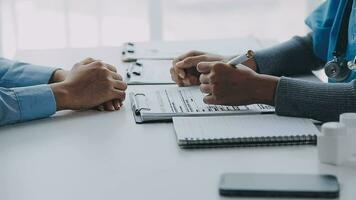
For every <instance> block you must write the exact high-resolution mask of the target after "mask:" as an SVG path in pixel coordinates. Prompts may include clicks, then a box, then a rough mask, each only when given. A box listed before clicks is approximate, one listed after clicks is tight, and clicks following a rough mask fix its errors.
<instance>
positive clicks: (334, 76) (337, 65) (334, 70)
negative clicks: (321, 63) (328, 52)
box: [324, 58, 351, 82]
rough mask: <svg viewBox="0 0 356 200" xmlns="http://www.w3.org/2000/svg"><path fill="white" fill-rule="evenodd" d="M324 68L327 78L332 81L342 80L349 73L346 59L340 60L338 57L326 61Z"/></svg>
mask: <svg viewBox="0 0 356 200" xmlns="http://www.w3.org/2000/svg"><path fill="white" fill-rule="evenodd" d="M324 69H325V74H326V75H327V76H328V78H329V79H330V80H332V81H334V82H343V81H345V80H346V79H347V78H348V77H349V76H350V74H351V70H350V69H349V67H348V64H347V61H341V60H340V59H338V58H334V59H333V60H332V61H330V62H328V63H326V65H325V67H324Z"/></svg>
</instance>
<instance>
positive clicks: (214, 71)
mask: <svg viewBox="0 0 356 200" xmlns="http://www.w3.org/2000/svg"><path fill="white" fill-rule="evenodd" d="M197 70H198V71H199V72H200V73H201V75H200V78H199V80H200V82H201V85H200V90H201V91H202V92H203V93H206V94H207V95H206V96H205V97H204V102H205V103H207V104H219V105H248V104H254V103H263V104H268V105H274V93H275V90H276V87H277V84H278V81H279V78H278V77H274V76H269V75H262V74H257V73H256V72H255V71H254V70H252V69H251V68H249V67H246V66H244V65H238V66H237V68H236V69H235V68H233V67H231V66H230V65H228V64H225V63H222V62H201V63H199V64H198V66H197Z"/></svg>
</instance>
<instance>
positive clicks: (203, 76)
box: [199, 74, 210, 84]
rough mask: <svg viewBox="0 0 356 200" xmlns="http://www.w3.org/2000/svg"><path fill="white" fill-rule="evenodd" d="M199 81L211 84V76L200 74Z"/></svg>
mask: <svg viewBox="0 0 356 200" xmlns="http://www.w3.org/2000/svg"><path fill="white" fill-rule="evenodd" d="M199 81H200V83H201V84H209V83H210V78H209V75H208V74H201V75H200V76H199Z"/></svg>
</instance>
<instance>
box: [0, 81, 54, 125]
mask: <svg viewBox="0 0 356 200" xmlns="http://www.w3.org/2000/svg"><path fill="white" fill-rule="evenodd" d="M55 112H56V102H55V98H54V95H53V92H52V90H51V88H50V87H49V86H48V85H36V86H30V87H17V88H0V126H2V125H6V124H13V123H17V122H24V121H29V120H34V119H39V118H44V117H48V116H50V115H52V114H54V113H55Z"/></svg>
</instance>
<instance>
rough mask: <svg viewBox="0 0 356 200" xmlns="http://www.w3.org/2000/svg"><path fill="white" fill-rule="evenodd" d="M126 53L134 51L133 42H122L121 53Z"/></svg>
mask: <svg viewBox="0 0 356 200" xmlns="http://www.w3.org/2000/svg"><path fill="white" fill-rule="evenodd" d="M126 53H130V54H133V53H135V44H134V43H132V42H127V43H125V44H124V46H123V48H122V55H125V54H126Z"/></svg>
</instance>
